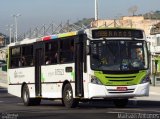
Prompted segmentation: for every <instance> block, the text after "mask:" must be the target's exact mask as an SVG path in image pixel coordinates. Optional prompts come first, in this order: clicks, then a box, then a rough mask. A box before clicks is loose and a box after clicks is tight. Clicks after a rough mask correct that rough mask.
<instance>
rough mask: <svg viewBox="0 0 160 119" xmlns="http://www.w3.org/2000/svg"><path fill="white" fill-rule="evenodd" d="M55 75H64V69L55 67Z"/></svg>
mask: <svg viewBox="0 0 160 119" xmlns="http://www.w3.org/2000/svg"><path fill="white" fill-rule="evenodd" d="M55 75H64V69H55Z"/></svg>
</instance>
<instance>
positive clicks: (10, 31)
mask: <svg viewBox="0 0 160 119" xmlns="http://www.w3.org/2000/svg"><path fill="white" fill-rule="evenodd" d="M7 27H9V29H7V30H8V31H9V44H10V43H11V42H12V27H13V25H7Z"/></svg>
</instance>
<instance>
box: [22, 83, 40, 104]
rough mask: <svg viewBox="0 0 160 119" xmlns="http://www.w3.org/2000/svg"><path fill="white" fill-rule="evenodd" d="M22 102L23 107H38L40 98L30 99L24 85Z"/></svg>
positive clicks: (26, 87)
mask: <svg viewBox="0 0 160 119" xmlns="http://www.w3.org/2000/svg"><path fill="white" fill-rule="evenodd" d="M22 100H23V103H24V105H25V106H31V105H39V104H40V103H41V98H30V94H29V89H28V86H27V85H24V87H23V90H22Z"/></svg>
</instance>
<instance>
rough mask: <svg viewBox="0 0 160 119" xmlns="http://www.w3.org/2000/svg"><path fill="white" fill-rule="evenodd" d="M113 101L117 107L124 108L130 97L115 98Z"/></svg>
mask: <svg viewBox="0 0 160 119" xmlns="http://www.w3.org/2000/svg"><path fill="white" fill-rule="evenodd" d="M113 102H114V104H115V106H116V107H119V108H123V107H126V105H127V104H128V99H114V100H113Z"/></svg>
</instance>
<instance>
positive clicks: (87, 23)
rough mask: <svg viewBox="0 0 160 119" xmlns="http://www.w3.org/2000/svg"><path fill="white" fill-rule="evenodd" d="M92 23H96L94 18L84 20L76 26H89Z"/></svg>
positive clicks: (79, 21)
mask: <svg viewBox="0 0 160 119" xmlns="http://www.w3.org/2000/svg"><path fill="white" fill-rule="evenodd" d="M92 21H94V18H83V19H82V20H78V21H77V22H76V23H75V24H76V25H78V26H82V25H84V26H89V25H90V23H91V22H92Z"/></svg>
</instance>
